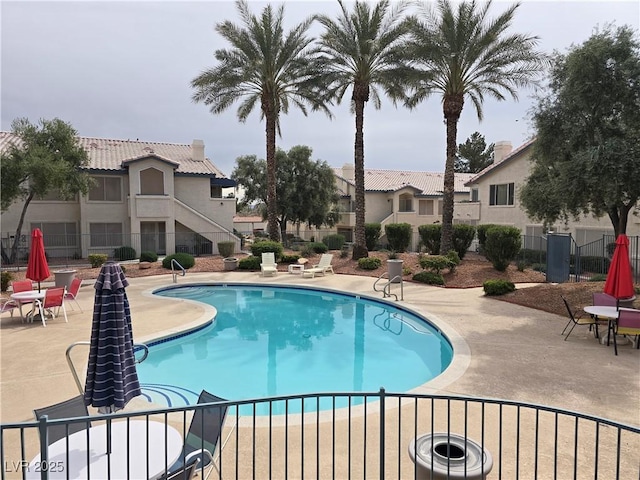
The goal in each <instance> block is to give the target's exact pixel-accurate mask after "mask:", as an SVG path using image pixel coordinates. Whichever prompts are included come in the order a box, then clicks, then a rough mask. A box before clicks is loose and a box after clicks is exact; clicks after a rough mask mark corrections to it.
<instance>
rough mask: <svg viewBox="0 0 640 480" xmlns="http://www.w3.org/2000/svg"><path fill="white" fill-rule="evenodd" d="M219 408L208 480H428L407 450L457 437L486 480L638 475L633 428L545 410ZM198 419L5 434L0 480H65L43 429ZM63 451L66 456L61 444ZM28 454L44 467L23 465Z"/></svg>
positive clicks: (372, 404)
mask: <svg viewBox="0 0 640 480" xmlns="http://www.w3.org/2000/svg"><path fill="white" fill-rule="evenodd" d="M223 404H224V405H228V407H229V410H228V414H227V417H226V421H225V423H224V428H223V431H222V435H221V439H222V441H221V442H219V445H220V444H224V446H223V448H222V451H221V453H218V452H219V448H218V451H217V452H216V454H215V457H216V465H217V466H218V471H215V470H214V471H213V473H212V475H211V477H210V478H218V479H221V478H225V479H227V480H229V479H234V478H235V479H249V478H259V479H267V478H269V479H271V478H274V479H284V478H314V479H317V478H345V479H346V478H352V479H360V478H362V479H364V478H379V479H409V478H429V476H426V477H425V476H424V474H425V472H424V471H422V470H421V469H422V468H423V467H422V466H420V465H418V464H417V463H414V462H413V461H412V459H411V457H410V455H409V453H408V452H409V445H410V444H412V442H413V441H414V439H416V438H418V437H421V436H422V435H425V434H426V435H434V434H435V433H442V435H443V438H449V437H450V436H451V437H452V436H454V435H460V436H461V437H462V438H463V439H464V440H463V441H464V442H468V444H469V445H470V444H472V443H473V444H475V445H476V446H477V447H478V448H479V449H480V451H481V452H482V453H485V454H489V455H490V456H491V457H492V458H493V468H492V471H491V474H490V475H489V477H488V478H491V479H516V478H523V479H524V478H526V479H541V480H542V479H544V480H547V479H569V478H580V479H594V480H595V479H619V480H625V479H632V478H636V479H637V478H639V475H640V428H638V427H636V426H631V425H625V424H623V423H618V422H614V421H610V420H606V419H603V418H599V417H596V416H592V415H585V414H581V413H577V412H572V411H567V410H561V409H557V408H552V407H547V406H541V405H532V404H526V403H521V402H514V401H506V400H496V399H486V398H484V399H483V398H469V397H460V396H440V395H417V394H398V393H387V392H385V391H384V390H383V389H381V390H380V391H379V392H372V393H358V394H350V393H322V394H309V395H298V396H282V397H271V398H264V399H258V400H243V401H233V402H225V403H222V404H221V403H218V404H215V405H223ZM210 405H213V404H210ZM318 407H320V408H321V410H320V411H318ZM200 408H202V405H198V406H189V407H179V408H176V407H174V408H165V409H158V410H149V411H144V412H134V413H116V414H111V415H96V416H91V417H83V418H77V419H65V420H55V421H53V420H52V421H48V422H47V421H41V422H35V421H33V422H24V423H12V424H2V425H1V426H0V429H1V430H0V455H1V457H2V465H3V470H2V479H5V478H32V476H33V470H34V469H36V468H38V469H39V478H43V479H46V478H49V477H48V476H49V474H51V476H52V477H53V476H54V474H58V472H53V470H54V468H55V469H58V470H60V469H62V470H63V472H62V476H63V477H64V478H66V477H67V476H68V478H74V472H73V471H68V470H67V471H66V472H65V471H64V455H63V456H62V457H61V458H62V459H63V460H60V459H58V463H55V465H54V464H53V463H52V464H51V465H49V467H51V468H50V470H51V472H49V471H47V469H46V468H43V467H44V466H46V465H47V464H46V462H53V460H52V459H48V458H47V451H46V449H43V448H42V446H41V445H46V443H47V441H46V437H45V435H46V432H47V426H52V425H74V424H82V425H86V422H87V421H88V420H90V421H91V424H92V427H91V428H94V427H95V426H97V425H100V424H101V423H105V422H106V423H107V424H109V426H110V427H111V428H112V429H116V428H119V429H122V428H128V426H129V425H133V424H134V423H138V424H139V422H134V420H137V421H143V422H147V423H151V422H155V423H154V426H155V427H157V426H158V423H157V422H160V423H161V424H162V427H161V428H162V429H167V430H169V429H171V431H174V430H173V429H175V430H177V432H179V435H180V436H181V437H182V439H183V440H184V438H185V437H186V435H187V432H188V430H189V425H190V423H191V416H192V413H193V411H194V410H195V409H200ZM630 408H631V409H633V406H631V407H630ZM276 412H278V413H276ZM293 412H296V413H293ZM165 425H166V427H164V426H165ZM147 431H150V429H149V428H147ZM87 438H88V435H87ZM127 438H128V436H127ZM61 442H63V443H62V445H64V444H65V443H64V442H66V440H65V439H63V440H61ZM158 443H160V444H158ZM463 445H465V443H463ZM135 448H138V450H136V451H135V456H136V457H139V458H141V459H143V460H145V462H143V464H144V465H148V464H149V463H150V462H151V460H150V459H151V458H152V457H154V456H155V457H156V462H157V461H158V459H157V457H158V451H154V452H151V451H147V449H146V448H145V447H144V446H143V447H140V446H137V447H135ZM155 448H156V450H158V449H159V451H160V469H161V470H165V469H166V467H167V466H170V465H171V464H172V463H173V461H174V459H175V455H174V456H173V457H172V458H168V457H167V456H165V455H164V452H165V451H167V452H168V451H169V448H168V447H167V445H166V443H162V442H156V445H155ZM451 451H453V450H451ZM94 453H95V452H94ZM440 453H441V454H442V451H441V452H440ZM463 453H464V452H463ZM37 455H40V458H41V459H42V461H41V462H40V463H38V464H35V463H31V462H32V459H34V458H35V457H36V456H37ZM440 457H443V455H440ZM451 457H452V458H449V457H448V456H447V455H446V451H445V455H444V459H445V460H444V462H445V463H444V465H445V471H446V470H447V469H448V468H450V473H449V475H450V478H479V477H471V476H467V475H466V473H465V471H464V468H463V469H462V470H460V467H459V465H460V458H464V455H462V456H461V457H460V458H456V459H454V458H453V455H452V456H451ZM88 458H89V455H87V459H88ZM441 460H442V458H441ZM106 461H108V462H109V461H114V462H116V461H119V460H117V459H115V458H114V459H113V460H110V459H107V460H106ZM120 461H124V462H125V463H124V465H125V467H126V468H127V471H128V472H129V473H130V470H129V465H130V464H129V462H132V461H133V460H132V459H131V458H130V457H127V458H126V459H125V460H120ZM464 461H466V460H464ZM464 461H463V463H464ZM456 465H457V466H456ZM456 469H457V470H456ZM456 472H457V473H456ZM460 472H462V473H460ZM147 473H149V470H147ZM454 473H456V475H455V476H454ZM145 476H147V475H145ZM434 478H443V477H434ZM445 478H446V475H445Z"/></svg>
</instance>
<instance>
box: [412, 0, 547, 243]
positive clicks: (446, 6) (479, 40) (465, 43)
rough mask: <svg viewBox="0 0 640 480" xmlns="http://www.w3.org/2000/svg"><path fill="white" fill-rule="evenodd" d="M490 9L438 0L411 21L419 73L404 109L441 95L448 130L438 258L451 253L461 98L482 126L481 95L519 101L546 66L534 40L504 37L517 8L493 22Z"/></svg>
mask: <svg viewBox="0 0 640 480" xmlns="http://www.w3.org/2000/svg"><path fill="white" fill-rule="evenodd" d="M490 6H491V1H490V0H489V1H487V2H486V3H485V2H482V3H481V4H478V3H476V2H475V0H471V1H463V2H461V3H456V4H455V5H453V4H452V2H451V1H450V0H438V3H437V4H436V7H435V9H434V10H431V9H429V7H428V6H427V5H426V4H423V5H422V10H421V11H420V12H419V16H418V17H414V18H413V19H412V20H411V24H412V27H411V30H412V42H411V43H412V45H411V52H412V57H413V59H414V61H416V62H417V64H418V65H419V67H420V68H421V70H422V73H421V76H420V78H419V80H418V82H417V84H416V88H415V91H414V92H413V93H414V94H413V95H412V96H411V98H410V99H409V100H408V101H407V103H406V104H407V106H409V107H411V108H413V107H415V106H416V105H417V104H418V103H419V102H421V101H422V100H424V99H425V98H427V97H428V96H429V95H430V94H432V93H434V92H438V93H440V94H442V110H443V113H444V119H445V123H446V129H447V160H446V164H445V171H444V192H443V193H444V195H443V212H442V238H441V241H440V252H441V253H442V254H446V253H447V252H448V251H449V250H451V249H452V223H453V195H454V165H455V158H456V145H457V133H458V120H459V119H460V114H461V113H462V108H463V106H464V101H465V97H466V98H468V99H470V100H471V102H472V103H473V106H474V107H475V110H476V113H477V115H478V120H480V121H481V120H482V103H483V101H484V98H485V95H488V96H490V97H493V98H495V99H497V100H504V99H505V96H504V93H507V94H509V95H510V96H511V97H512V98H513V99H514V100H517V99H518V95H517V94H518V92H517V89H518V88H521V87H526V86H530V85H535V84H536V83H537V81H538V78H539V76H540V75H541V73H542V70H543V67H544V66H545V65H546V63H547V62H546V57H545V56H544V54H542V53H540V52H538V51H536V50H535V47H536V45H537V44H538V37H532V36H526V35H520V34H510V33H507V30H508V29H509V27H510V26H511V23H512V21H513V17H514V14H515V11H516V9H517V8H518V6H519V4H514V5H512V6H511V7H509V8H508V9H507V10H506V11H505V12H503V13H502V14H500V15H499V16H498V17H496V18H493V19H491V18H488V15H487V13H488V10H489V7H490Z"/></svg>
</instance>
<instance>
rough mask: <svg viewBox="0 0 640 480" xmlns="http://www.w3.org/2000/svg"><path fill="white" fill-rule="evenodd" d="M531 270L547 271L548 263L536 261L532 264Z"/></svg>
mask: <svg viewBox="0 0 640 480" xmlns="http://www.w3.org/2000/svg"><path fill="white" fill-rule="evenodd" d="M531 270H533V271H534V272H542V273H545V272H546V271H547V264H546V263H534V264H533V265H531Z"/></svg>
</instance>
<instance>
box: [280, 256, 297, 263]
mask: <svg viewBox="0 0 640 480" xmlns="http://www.w3.org/2000/svg"><path fill="white" fill-rule="evenodd" d="M299 259H300V255H282V257H280V260H279V261H280V263H286V264H289V263H298V260H299Z"/></svg>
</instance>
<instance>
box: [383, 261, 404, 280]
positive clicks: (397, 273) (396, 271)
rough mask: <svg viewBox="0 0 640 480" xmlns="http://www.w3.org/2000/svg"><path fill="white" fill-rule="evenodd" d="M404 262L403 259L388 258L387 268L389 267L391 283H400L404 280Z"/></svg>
mask: <svg viewBox="0 0 640 480" xmlns="http://www.w3.org/2000/svg"><path fill="white" fill-rule="evenodd" d="M402 264H403V261H402V260H387V268H388V269H389V280H390V281H391V283H400V282H401V281H402ZM396 277H400V278H396ZM394 279H395V280H394Z"/></svg>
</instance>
